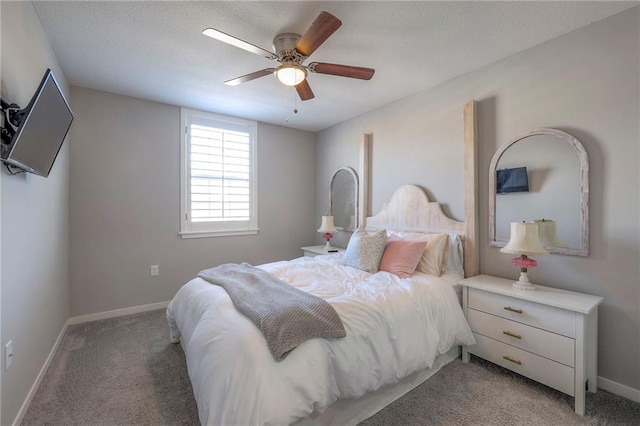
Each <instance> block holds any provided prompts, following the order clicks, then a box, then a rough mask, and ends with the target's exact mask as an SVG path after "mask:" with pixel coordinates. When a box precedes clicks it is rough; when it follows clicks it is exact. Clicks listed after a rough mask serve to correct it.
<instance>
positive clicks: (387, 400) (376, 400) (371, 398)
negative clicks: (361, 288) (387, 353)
mask: <svg viewBox="0 0 640 426" xmlns="http://www.w3.org/2000/svg"><path fill="white" fill-rule="evenodd" d="M460 349H461V347H460V346H454V347H452V348H451V349H449V351H448V352H445V353H444V354H442V355H439V356H438V357H437V358H436V359H435V361H434V363H433V366H432V367H431V368H427V369H425V370H421V371H417V372H415V373H413V374H411V375H410V376H407V377H405V378H404V379H402V380H400V381H399V382H398V383H395V384H391V385H387V386H383V387H382V388H380V389H378V390H377V391H374V392H369V393H367V394H365V395H363V396H361V397H360V398H355V399H339V400H338V401H336V402H334V403H333V404H331V406H329V407H328V408H327V409H326V410H325V411H324V412H322V413H318V412H314V413H311V414H310V415H309V416H308V417H304V418H302V419H300V420H298V421H297V422H295V423H293V424H294V425H295V426H311V425H313V426H321V425H322V426H324V425H343V426H355V425H357V424H358V423H360V422H361V421H363V420H365V419H368V418H369V417H371V416H373V415H374V414H376V413H377V412H378V411H380V410H382V409H383V408H384V407H386V406H387V405H389V404H391V403H392V402H393V401H395V400H396V399H399V398H400V397H402V396H403V395H405V394H406V393H408V392H409V391H411V390H413V389H415V388H416V387H418V386H420V385H421V384H422V383H424V382H425V381H426V380H427V379H428V378H430V377H431V376H433V375H434V374H436V373H437V372H438V371H440V369H441V368H442V367H444V366H445V365H447V364H449V363H450V362H451V361H453V360H454V359H456V358H458V357H459V356H460V352H461V350H460Z"/></svg>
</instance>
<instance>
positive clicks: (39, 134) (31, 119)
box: [1, 69, 73, 177]
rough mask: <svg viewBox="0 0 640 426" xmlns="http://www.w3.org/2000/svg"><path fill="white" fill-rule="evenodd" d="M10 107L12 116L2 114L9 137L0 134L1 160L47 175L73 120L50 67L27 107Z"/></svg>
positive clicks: (28, 170)
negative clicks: (2, 138) (1, 137)
mask: <svg viewBox="0 0 640 426" xmlns="http://www.w3.org/2000/svg"><path fill="white" fill-rule="evenodd" d="M4 105H5V103H4V102H3V106H4ZM10 107H17V105H10ZM5 109H6V108H5ZM13 109H14V111H11V112H12V113H13V115H14V117H13V120H12V119H11V117H10V114H7V117H5V130H7V129H8V130H9V132H5V133H8V134H9V135H10V137H7V138H4V139H5V140H4V142H5V143H3V147H2V158H1V159H2V161H3V162H4V163H6V164H8V165H10V166H13V167H17V168H19V169H22V170H24V171H27V172H30V173H34V174H36V175H39V176H43V177H47V176H49V173H50V172H51V168H52V167H53V163H54V162H55V160H56V157H57V156H58V152H59V151H60V148H61V147H62V143H63V142H64V139H65V137H66V136H67V132H68V131H69V128H70V127H71V122H72V121H73V112H72V111H71V108H70V107H69V103H68V102H67V100H66V99H65V97H64V95H63V93H62V91H61V90H60V86H58V83H57V82H56V79H55V77H54V75H53V73H52V72H51V70H50V69H47V71H46V72H45V74H44V77H43V78H42V81H41V82H40V85H39V86H38V89H37V90H36V92H35V94H34V95H33V97H32V98H31V101H30V102H29V104H28V105H27V107H26V108H24V109H22V110H17V108H13ZM12 124H13V125H12ZM7 139H8V142H7Z"/></svg>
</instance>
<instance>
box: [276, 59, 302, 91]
mask: <svg viewBox="0 0 640 426" xmlns="http://www.w3.org/2000/svg"><path fill="white" fill-rule="evenodd" d="M275 74H276V78H277V79H278V80H279V81H280V83H282V84H284V85H285V86H297V85H298V84H300V83H302V82H303V81H304V79H305V78H307V70H305V69H304V68H303V67H301V66H300V65H292V64H285V65H281V66H279V67H278V68H276V72H275Z"/></svg>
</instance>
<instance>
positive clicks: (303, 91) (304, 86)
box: [296, 79, 315, 101]
mask: <svg viewBox="0 0 640 426" xmlns="http://www.w3.org/2000/svg"><path fill="white" fill-rule="evenodd" d="M296 92H298V96H300V99H302V100H303V101H308V100H309V99H313V98H315V95H314V94H313V90H311V86H309V82H308V81H307V80H306V79H304V80H303V81H302V83H300V84H298V85H297V86H296Z"/></svg>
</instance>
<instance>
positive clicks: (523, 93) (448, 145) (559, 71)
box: [316, 7, 640, 390]
mask: <svg viewBox="0 0 640 426" xmlns="http://www.w3.org/2000/svg"><path fill="white" fill-rule="evenodd" d="M639 40H640V7H636V8H633V9H630V10H628V11H625V12H623V13H621V14H618V15H615V16H613V17H610V18H608V19H606V20H603V21H599V22H596V23H594V24H592V25H590V26H587V27H585V28H582V29H579V30H577V31H574V32H571V33H569V34H566V35H564V36H562V37H560V38H557V39H555V40H552V41H549V42H547V43H544V44H541V45H539V46H536V47H534V48H531V49H529V50H527V51H525V52H523V53H520V54H517V55H514V56H511V57H509V58H507V59H504V60H501V61H499V62H497V63H494V64H492V65H490V66H487V67H485V68H482V69H480V70H477V71H474V72H471V73H469V74H466V75H463V76H461V77H458V78H456V79H454V80H451V81H449V82H447V83H444V84H442V85H440V86H438V87H436V88H434V89H432V90H429V91H425V92H422V93H419V94H417V95H414V96H411V97H409V98H406V99H404V100H402V101H399V102H396V103H394V104H391V105H389V106H387V107H385V108H381V109H378V110H376V111H373V112H371V113H367V114H365V115H362V116H360V117H357V118H355V119H352V120H349V121H347V122H345V123H342V124H339V125H336V126H334V127H332V128H329V129H327V130H324V131H322V132H320V133H319V134H318V138H317V140H318V143H317V148H316V151H317V157H318V158H317V160H316V161H317V182H316V188H317V195H316V197H317V198H316V201H317V209H316V222H317V223H319V219H318V218H319V217H320V215H322V214H326V211H327V210H328V206H329V204H328V196H327V193H328V186H329V179H330V177H331V174H332V173H333V171H334V170H335V169H336V168H337V167H339V166H342V165H349V166H352V167H357V165H358V140H359V138H360V135H361V134H362V133H373V159H372V163H373V168H372V174H373V178H372V204H373V206H372V207H373V211H374V212H375V211H377V210H378V209H379V208H380V206H381V204H382V202H384V201H386V200H388V198H389V197H390V195H391V194H392V193H393V190H394V188H396V187H397V186H399V185H401V184H405V183H413V184H418V185H421V186H423V187H424V188H426V189H427V190H428V192H429V193H430V195H432V196H433V198H434V199H435V200H436V201H440V202H442V203H445V210H448V211H449V213H450V214H452V215H453V217H454V218H455V219H463V218H464V208H463V201H464V200H463V191H462V171H463V162H462V161H463V160H462V134H463V128H462V107H463V105H464V103H465V102H467V101H468V100H470V99H476V100H477V101H479V130H480V138H479V139H480V140H479V144H480V147H479V157H480V160H479V162H480V164H479V171H480V173H479V179H480V194H479V196H480V201H481V204H480V226H481V241H480V243H481V244H480V250H481V271H482V273H486V274H492V275H497V276H502V277H509V278H514V279H515V278H516V277H517V275H518V272H517V270H515V269H514V268H513V267H512V265H511V264H510V259H511V257H510V256H507V255H503V254H500V253H499V249H497V248H493V247H489V245H488V237H487V233H488V222H487V221H488V218H487V209H488V207H487V206H488V204H487V199H488V169H489V163H490V161H491V157H492V156H493V154H494V152H495V151H496V150H497V148H498V147H499V146H500V145H502V144H503V143H505V142H508V141H509V140H511V139H512V138H513V137H514V136H515V135H516V134H518V133H520V132H523V131H525V130H529V129H533V128H537V127H552V128H558V129H561V130H564V131H567V132H569V133H570V134H573V135H574V136H575V137H577V138H578V139H579V140H581V142H582V143H583V144H584V146H585V149H586V150H587V152H588V154H589V156H590V166H591V180H590V182H591V208H590V213H591V254H590V255H589V257H587V258H581V257H574V256H562V255H552V256H546V257H544V258H540V259H538V260H539V267H538V268H535V269H533V270H532V271H531V272H530V276H531V279H532V281H533V282H535V283H539V284H544V285H549V286H554V287H558V288H563V289H568V290H574V291H581V292H585V293H590V294H595V295H600V296H603V297H604V302H603V304H602V305H601V308H600V318H599V319H600V322H599V363H598V364H599V372H598V373H599V375H600V376H601V377H604V378H606V379H610V380H613V381H615V382H618V383H620V384H623V385H626V386H629V387H631V388H634V389H636V390H640V363H639V362H638V360H639V359H640V308H639V307H640V283H639V282H638V277H640V266H639V265H640V262H639V260H640V223H639V221H640V219H639V218H640V197H639V193H638V190H637V189H636V188H637V186H638V185H639V184H640V175H639V173H638V169H639V166H640V159H639V152H638V141H639V140H640V129H639V127H638V119H639V117H640V109H639V108H640V93H639V90H640V82H639V75H640V69H639V62H640V61H639V60H640V58H639V51H640V45H639V43H640V41H639ZM342 234H344V233H341V235H339V236H338V237H337V238H336V240H335V244H336V245H339V244H340V242H342V245H344V243H345V242H346V237H347V235H342ZM318 241H319V239H318Z"/></svg>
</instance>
